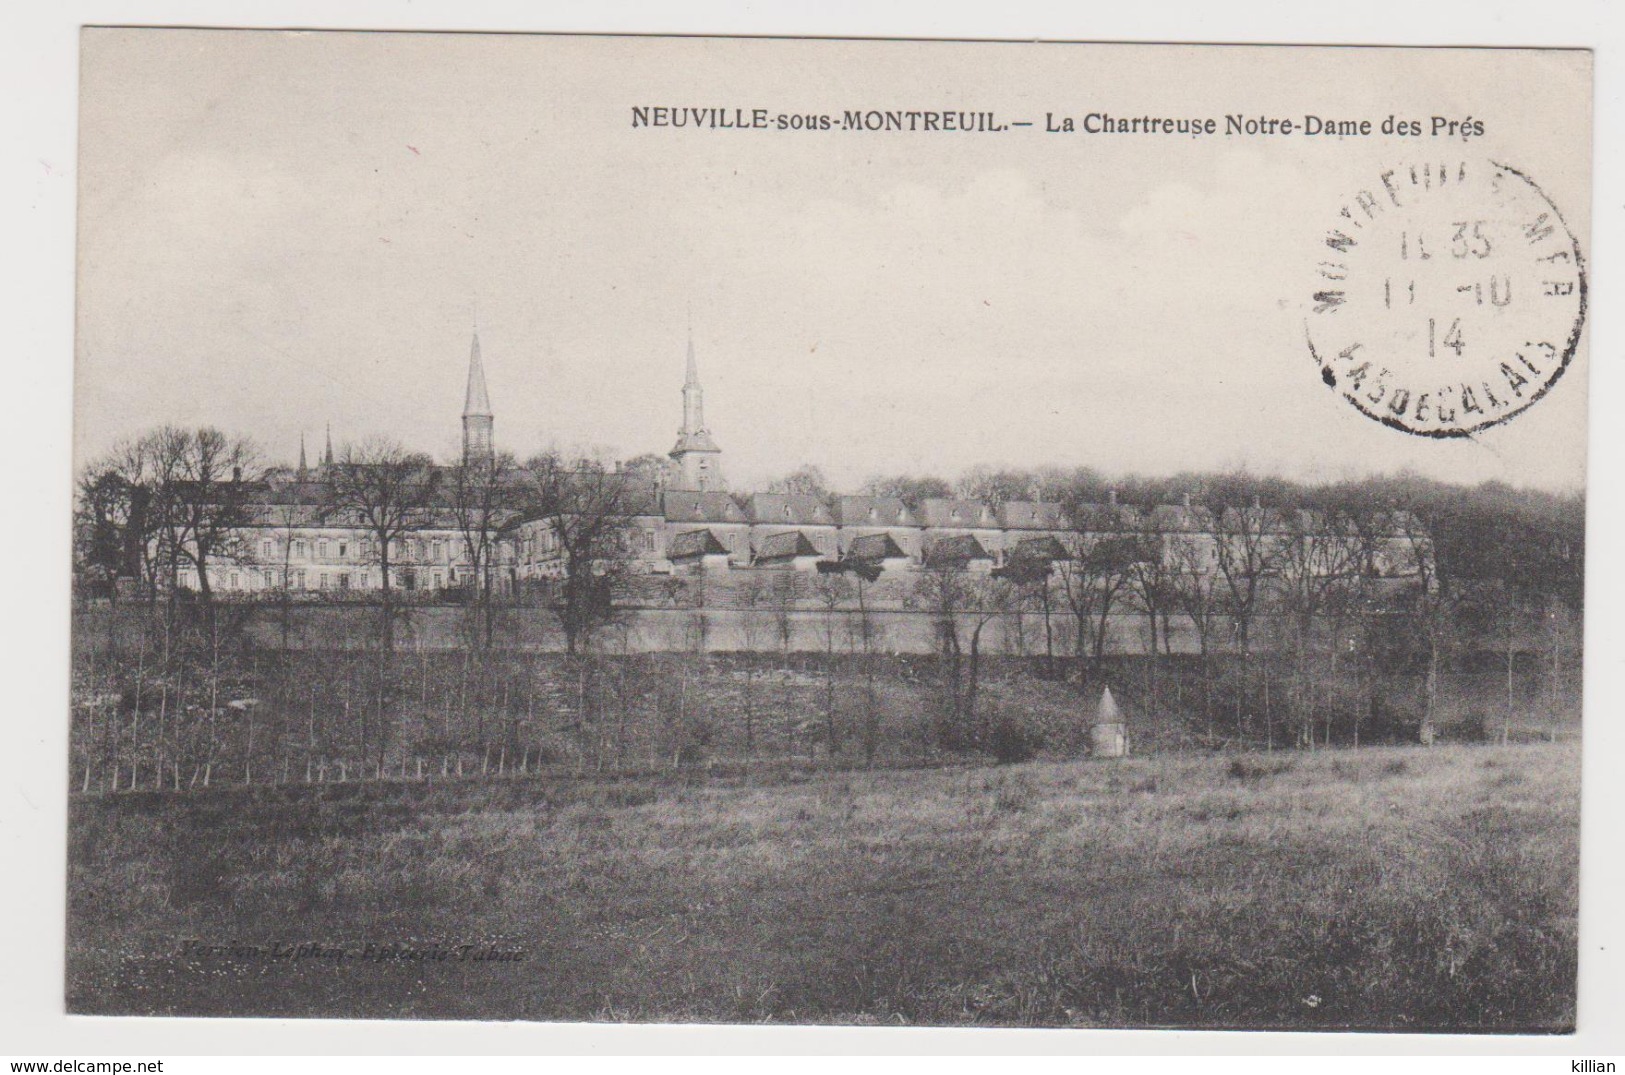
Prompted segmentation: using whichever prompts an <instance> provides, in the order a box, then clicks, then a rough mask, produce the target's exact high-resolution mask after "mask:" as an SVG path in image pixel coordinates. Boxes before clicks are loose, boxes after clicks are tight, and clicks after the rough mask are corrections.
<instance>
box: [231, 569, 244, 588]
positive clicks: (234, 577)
mask: <svg viewBox="0 0 1625 1075" xmlns="http://www.w3.org/2000/svg"><path fill="white" fill-rule="evenodd" d="M230 588H231V589H233V590H240V589H242V584H241V582H240V581H239V580H238V577H237V572H235V571H233V572H232V573H231V583H230Z"/></svg>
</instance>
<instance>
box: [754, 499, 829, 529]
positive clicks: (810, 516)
mask: <svg viewBox="0 0 1625 1075" xmlns="http://www.w3.org/2000/svg"><path fill="white" fill-rule="evenodd" d="M750 521H751V522H753V523H762V524H773V523H777V524H779V525H781V526H834V525H835V515H834V513H833V512H831V511H830V510H829V505H828V504H826V503H824V501H823V500H821V499H820V498H818V497H816V496H811V495H807V494H800V493H797V494H784V493H756V494H755V495H753V496H752V497H751V498H750Z"/></svg>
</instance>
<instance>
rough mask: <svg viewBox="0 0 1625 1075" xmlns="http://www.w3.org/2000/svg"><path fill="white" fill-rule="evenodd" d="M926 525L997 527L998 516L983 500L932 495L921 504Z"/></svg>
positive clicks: (921, 512)
mask: <svg viewBox="0 0 1625 1075" xmlns="http://www.w3.org/2000/svg"><path fill="white" fill-rule="evenodd" d="M920 514H921V515H922V516H924V517H925V525H926V526H950V527H951V526H965V527H985V528H988V529H996V528H997V527H998V525H999V519H998V516H997V515H996V514H995V513H994V511H993V509H992V508H991V507H989V506H988V505H987V504H986V503H985V502H983V501H981V500H949V499H947V498H945V497H930V498H928V499H927V500H926V501H925V502H924V503H922V504H921V505H920Z"/></svg>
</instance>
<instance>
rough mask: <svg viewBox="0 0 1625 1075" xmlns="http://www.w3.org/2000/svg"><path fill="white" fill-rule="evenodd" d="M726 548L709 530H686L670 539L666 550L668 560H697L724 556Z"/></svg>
mask: <svg viewBox="0 0 1625 1075" xmlns="http://www.w3.org/2000/svg"><path fill="white" fill-rule="evenodd" d="M727 554H728V548H727V546H725V545H723V544H722V542H721V541H719V540H718V539H717V536H716V535H715V534H713V533H712V532H711V531H710V530H687V531H684V532H683V533H681V534H678V535H676V536H675V537H673V538H672V539H671V545H670V546H669V547H668V548H667V549H666V558H667V559H669V560H697V559H699V558H700V557H702V556H726V555H727Z"/></svg>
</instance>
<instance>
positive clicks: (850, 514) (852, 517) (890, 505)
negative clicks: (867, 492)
mask: <svg viewBox="0 0 1625 1075" xmlns="http://www.w3.org/2000/svg"><path fill="white" fill-rule="evenodd" d="M835 519H836V521H837V522H839V523H840V525H842V526H919V525H920V520H919V518H918V517H916V516H915V514H914V513H913V512H912V511H910V510H909V507H908V505H907V504H905V503H903V501H902V500H901V499H899V498H898V497H895V496H843V497H837V498H836V500H835Z"/></svg>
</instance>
